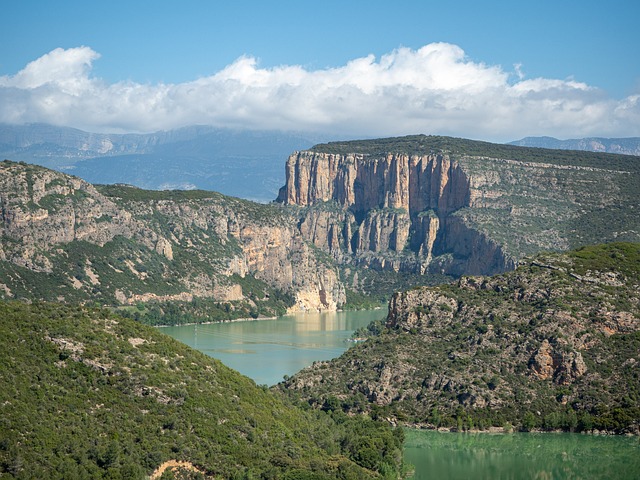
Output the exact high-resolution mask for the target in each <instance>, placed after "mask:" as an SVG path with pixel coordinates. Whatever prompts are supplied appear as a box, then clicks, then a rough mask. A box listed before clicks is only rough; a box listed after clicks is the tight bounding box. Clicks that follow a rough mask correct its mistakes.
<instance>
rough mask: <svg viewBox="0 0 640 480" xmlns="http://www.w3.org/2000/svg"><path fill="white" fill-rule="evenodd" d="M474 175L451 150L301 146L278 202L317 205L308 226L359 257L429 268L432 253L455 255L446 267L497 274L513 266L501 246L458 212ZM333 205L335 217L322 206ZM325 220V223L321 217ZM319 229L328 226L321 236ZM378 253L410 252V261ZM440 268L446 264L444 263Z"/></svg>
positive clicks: (310, 232) (321, 240)
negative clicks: (351, 150) (332, 150)
mask: <svg viewBox="0 0 640 480" xmlns="http://www.w3.org/2000/svg"><path fill="white" fill-rule="evenodd" d="M470 184H471V179H470V177H469V176H468V175H467V174H466V173H465V172H464V170H463V169H462V168H461V166H460V165H459V164H458V162H456V161H452V160H451V158H450V157H449V156H448V155H442V154H432V155H407V154H388V155H385V156H382V157H373V158H371V157H370V156H367V155H363V154H346V155H341V154H329V153H320V152H297V153H294V154H293V155H291V156H290V157H289V159H288V161H287V165H286V185H285V186H284V187H283V188H282V189H281V190H280V194H279V196H278V201H279V202H282V203H285V204H287V205H297V206H301V207H314V206H315V207H316V208H311V209H309V210H308V213H307V215H306V217H305V218H304V219H303V221H302V225H303V226H304V228H303V229H302V232H303V234H304V235H306V238H308V239H309V240H311V241H313V242H314V244H316V245H317V246H319V247H320V248H323V249H325V250H328V251H329V252H332V253H334V254H335V252H336V251H337V250H338V249H340V250H341V251H342V252H343V253H346V254H353V255H355V257H356V258H357V259H359V261H360V263H365V264H368V265H369V266H380V265H383V264H384V265H385V266H386V268H391V269H393V270H396V271H398V270H409V271H411V272H412V273H419V274H424V273H426V272H428V271H429V266H430V264H431V262H432V260H433V258H434V256H439V255H443V254H445V253H452V254H454V255H455V256H456V257H457V259H456V261H455V262H453V263H451V262H449V263H450V265H447V266H446V267H445V272H443V273H453V274H458V275H459V274H460V272H468V273H494V272H499V271H504V270H506V269H509V268H512V267H513V261H512V260H511V258H509V257H508V256H507V255H505V254H504V253H503V252H502V249H501V247H500V245H498V244H496V243H494V242H492V241H491V240H490V239H489V238H487V237H486V236H485V235H483V234H482V233H480V232H478V231H475V230H473V229H471V228H468V227H465V225H464V224H461V221H460V219H459V218H456V217H454V216H453V215H452V214H453V213H454V212H456V211H458V210H460V209H463V208H468V207H471V206H472V195H473V192H472V190H471V188H470ZM327 205H333V208H334V210H337V212H334V214H333V215H332V216H330V215H327V214H326V213H325V214H324V215H320V214H318V209H322V208H323V207H326V206H327ZM319 222H320V223H319ZM318 230H322V231H324V232H329V234H328V235H325V236H320V235H318V234H317V232H318ZM371 252H373V253H376V254H385V255H386V254H388V253H390V252H391V253H397V254H403V253H407V252H409V257H410V261H407V259H406V258H405V260H404V261H403V262H399V261H393V259H386V261H384V262H382V261H381V260H380V257H379V256H376V255H371ZM383 268H384V267H383ZM438 268H439V269H442V266H441V265H439V266H438Z"/></svg>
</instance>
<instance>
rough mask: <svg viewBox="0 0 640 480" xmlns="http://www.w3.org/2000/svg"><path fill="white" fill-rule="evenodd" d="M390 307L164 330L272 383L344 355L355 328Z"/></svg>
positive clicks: (261, 382)
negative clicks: (318, 361) (322, 361)
mask: <svg viewBox="0 0 640 480" xmlns="http://www.w3.org/2000/svg"><path fill="white" fill-rule="evenodd" d="M386 315H387V310H386V308H383V309H378V310H361V311H349V312H324V313H303V314H296V315H286V316H284V317H279V318H277V319H273V320H251V321H236V322H225V323H211V324H204V325H203V324H201V325H183V326H176V327H163V328H162V332H163V333H166V334H167V335H170V336H171V337H173V338H175V339H176V340H180V341H181V342H182V343H185V344H187V345H189V346H190V347H193V348H195V349H196V350H200V351H201V352H203V353H206V354H207V355H209V356H211V357H213V358H217V359H218V360H220V361H222V363H224V364H225V365H227V366H228V367H231V368H233V369H234V370H237V371H239V372H240V373H242V374H243V375H246V376H247V377H249V378H252V379H253V380H254V381H255V382H256V383H257V384H258V385H268V386H272V385H275V384H276V383H278V382H280V381H282V378H283V377H284V375H293V374H294V373H296V372H298V371H300V370H302V369H303V368H304V367H307V366H309V365H311V364H312V363H313V362H315V361H316V360H330V359H332V358H336V357H339V356H340V355H341V354H342V352H344V351H345V350H346V349H347V348H349V346H351V345H352V344H351V343H349V341H348V340H349V339H350V337H351V334H352V333H353V331H354V330H356V329H358V328H360V327H366V326H367V325H368V324H369V323H370V322H372V321H373V320H380V319H384V318H385V317H386Z"/></svg>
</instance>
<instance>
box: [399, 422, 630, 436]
mask: <svg viewBox="0 0 640 480" xmlns="http://www.w3.org/2000/svg"><path fill="white" fill-rule="evenodd" d="M392 425H393V426H397V425H395V424H393V423H392ZM399 426H401V427H402V428H406V429H408V430H416V431H429V432H437V433H474V434H475V433H485V434H489V435H511V434H514V433H542V434H559V433H570V434H572V435H592V436H596V437H640V431H638V432H635V433H634V432H625V433H615V432H610V431H607V430H591V431H588V432H584V431H583V432H570V431H566V430H542V429H539V428H536V429H532V430H518V429H515V428H513V427H512V428H510V429H505V427H489V428H487V429H484V430H478V429H475V428H474V429H470V430H458V429H457V428H455V427H453V428H449V427H438V428H436V427H434V426H433V425H427V424H400V425H399Z"/></svg>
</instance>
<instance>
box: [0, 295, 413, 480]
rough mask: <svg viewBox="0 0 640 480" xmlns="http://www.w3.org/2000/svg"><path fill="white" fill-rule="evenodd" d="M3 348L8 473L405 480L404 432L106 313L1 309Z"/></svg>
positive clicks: (1, 446)
mask: <svg viewBox="0 0 640 480" xmlns="http://www.w3.org/2000/svg"><path fill="white" fill-rule="evenodd" d="M0 351H1V352H2V355H1V356H0V477H2V478H24V479H27V478H33V479H45V478H46V479H65V480H70V479H80V478H92V479H93V478H110V479H116V478H126V479H129V478H144V477H145V476H147V475H150V474H151V473H152V472H153V471H154V470H155V469H157V468H158V467H159V466H160V465H161V464H162V463H163V462H167V461H171V460H175V461H180V462H189V463H190V464H192V465H193V468H195V469H197V471H192V472H191V473H190V476H191V477H192V478H204V477H206V478H217V479H249V478H251V479H254V478H255V479H258V478H262V479H270V478H273V479H275V478H282V479H333V478H340V479H354V480H355V479H361V478H396V476H397V473H396V472H397V471H399V470H400V468H401V462H402V460H401V446H402V432H401V431H400V430H396V431H392V430H391V429H389V428H388V427H385V426H383V425H382V424H378V423H375V422H372V421H370V420H366V419H364V418H347V417H345V416H344V415H341V414H339V413H336V414H334V415H333V416H331V415H327V414H320V413H319V412H313V411H306V412H305V411H302V410H300V409H298V408H296V407H293V406H291V405H290V404H288V403H287V402H286V401H285V400H283V399H282V398H279V397H278V396H277V395H276V394H274V393H271V392H269V391H268V390H267V389H266V388H262V387H259V386H256V385H255V383H254V382H253V381H251V380H250V379H248V378H246V377H243V376H241V375H240V374H238V373H236V372H235V371H232V370H230V369H229V368H227V367H225V366H224V365H222V364H221V363H220V362H218V361H216V360H213V359H211V358H209V357H207V356H206V355H204V354H202V353H200V352H197V351H195V350H192V349H190V348H188V347H186V346H185V345H183V344H180V343H179V342H177V341H174V340H173V339H171V338H170V337H168V336H166V335H164V334H162V333H160V332H158V331H157V330H155V329H153V328H151V327H146V326H144V325H140V324H139V323H137V322H135V321H133V320H129V319H125V318H121V317H117V316H114V315H112V314H110V313H109V312H107V311H105V310H95V309H88V308H83V307H74V306H63V305H58V304H49V303H38V304H33V305H26V304H23V303H19V302H11V303H0ZM166 475H168V474H166ZM163 478H165V477H163Z"/></svg>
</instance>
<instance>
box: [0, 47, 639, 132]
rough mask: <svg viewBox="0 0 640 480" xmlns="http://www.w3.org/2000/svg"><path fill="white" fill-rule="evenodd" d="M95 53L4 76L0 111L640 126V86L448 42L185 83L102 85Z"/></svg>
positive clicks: (224, 122) (231, 121) (139, 127)
mask: <svg viewBox="0 0 640 480" xmlns="http://www.w3.org/2000/svg"><path fill="white" fill-rule="evenodd" d="M99 57H100V55H99V54H98V53H97V52H95V51H93V50H92V49H91V48H89V47H79V48H71V49H67V50H63V49H56V50H53V51H52V52H50V53H48V54H46V55H44V56H42V57H40V58H39V59H37V60H34V61H33V62H31V63H29V64H28V65H27V66H26V67H25V68H24V69H23V70H21V71H20V72H18V73H17V74H15V75H12V76H3V77H0V121H1V122H5V123H28V122H45V123H52V124H56V125H67V126H74V127H78V128H83V129H85V130H90V131H101V132H105V131H139V132H149V131H155V130H162V129H171V128H176V127H180V126H185V125H191V124H208V125H214V126H220V127H225V126H226V127H240V128H249V129H282V130H307V131H318V132H323V133H336V134H341V135H352V136H386V135H404V134H411V133H427V134H443V135H455V136H462V137H469V138H481V139H487V140H495V141H503V140H511V139H517V138H520V137H523V136H526V135H553V136H556V137H573V136H591V135H601V136H640V96H638V95H636V96H630V97H627V98H625V99H622V100H614V99H612V98H610V97H608V96H607V95H606V94H605V92H603V91H601V90H598V89H596V88H594V87H591V86H589V85H587V84H585V83H582V82H578V81H575V80H573V79H564V80H562V79H548V78H531V79H528V78H526V76H525V75H524V73H523V67H522V65H515V66H514V69H515V72H514V73H509V72H505V71H504V70H503V69H502V67H500V66H496V65H486V64H484V63H478V62H474V61H472V60H470V59H469V58H467V56H466V55H465V53H464V51H463V50H462V49H461V48H460V47H458V46H456V45H451V44H447V43H432V44H429V45H426V46H424V47H422V48H420V49H417V50H412V49H409V48H399V49H397V50H394V51H393V52H391V53H388V54H386V55H383V56H382V57H380V58H379V59H377V58H376V57H374V56H373V55H369V56H366V57H363V58H357V59H354V60H352V61H350V62H348V63H347V64H346V65H343V66H340V67H336V68H327V69H320V70H307V69H305V68H303V67H301V66H297V65H291V66H290V65H284V66H279V67H274V68H261V67H260V66H259V64H258V61H257V60H256V59H255V58H253V57H250V56H244V57H241V58H238V59H237V60H236V61H235V62H233V63H232V64H230V65H228V66H227V67H225V68H224V69H222V70H221V71H219V72H217V73H215V74H213V75H211V76H207V77H203V78H199V79H196V80H194V81H191V82H186V83H180V84H139V83H135V82H118V83H113V84H107V83H105V82H104V81H102V80H101V79H99V78H95V77H93V76H92V75H91V69H92V65H93V62H94V61H96V60H97V59H98V58H99Z"/></svg>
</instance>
